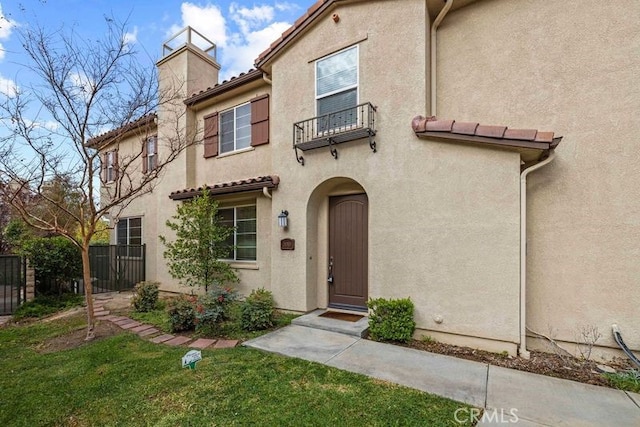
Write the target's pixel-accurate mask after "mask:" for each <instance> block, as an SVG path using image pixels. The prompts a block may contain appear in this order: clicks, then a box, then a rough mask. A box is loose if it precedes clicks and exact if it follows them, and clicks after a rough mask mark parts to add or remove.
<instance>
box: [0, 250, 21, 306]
mask: <svg viewBox="0 0 640 427" xmlns="http://www.w3.org/2000/svg"><path fill="white" fill-rule="evenodd" d="M26 270H27V263H25V262H24V261H23V259H22V258H21V257H19V256H17V255H0V315H8V314H12V313H13V312H14V311H15V310H16V308H18V307H19V306H20V304H22V303H23V302H24V301H25V298H26V294H27V281H26V277H27V271H26Z"/></svg>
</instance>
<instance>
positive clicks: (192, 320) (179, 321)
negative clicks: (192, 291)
mask: <svg viewBox="0 0 640 427" xmlns="http://www.w3.org/2000/svg"><path fill="white" fill-rule="evenodd" d="M196 301H197V297H196V296H195V295H190V296H186V295H180V296H179V297H176V298H174V299H172V300H171V301H170V302H169V305H168V308H167V313H168V314H169V325H170V326H171V331H172V332H182V331H190V330H192V329H194V328H195V325H196V310H195V303H196Z"/></svg>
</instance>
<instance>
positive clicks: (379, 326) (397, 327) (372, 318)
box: [367, 298, 416, 342]
mask: <svg viewBox="0 0 640 427" xmlns="http://www.w3.org/2000/svg"><path fill="white" fill-rule="evenodd" d="M367 306H368V307H369V309H370V310H371V312H370V314H369V335H370V336H371V338H372V339H374V340H376V341H399V342H407V341H409V340H410V339H411V338H412V336H413V331H414V330H415V328H416V322H415V321H414V320H413V310H414V306H413V302H411V299H409V298H402V299H385V298H377V299H371V300H369V302H368V303H367Z"/></svg>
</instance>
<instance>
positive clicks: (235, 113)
mask: <svg viewBox="0 0 640 427" xmlns="http://www.w3.org/2000/svg"><path fill="white" fill-rule="evenodd" d="M249 146H251V104H250V103H246V104H243V105H240V106H238V107H234V108H232V109H230V110H228V111H224V112H222V113H220V152H221V153H228V152H230V151H236V150H241V149H243V148H248V147H249Z"/></svg>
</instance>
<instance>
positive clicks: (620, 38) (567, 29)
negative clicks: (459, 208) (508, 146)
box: [438, 0, 640, 351]
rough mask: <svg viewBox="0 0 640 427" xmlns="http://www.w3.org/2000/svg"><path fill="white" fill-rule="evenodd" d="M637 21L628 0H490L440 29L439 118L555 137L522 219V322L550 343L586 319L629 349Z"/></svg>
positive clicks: (638, 105) (637, 237) (638, 236)
mask: <svg viewBox="0 0 640 427" xmlns="http://www.w3.org/2000/svg"><path fill="white" fill-rule="evenodd" d="M638 22H640V3H638V2H635V1H630V0H629V1H620V2H614V3H613V4H608V5H606V6H605V5H603V4H602V3H601V2H597V1H590V0H573V1H564V2H549V1H545V0H539V1H516V0H492V1H480V2H477V3H475V4H472V5H470V6H468V7H465V8H462V9H460V10H459V11H455V12H452V13H450V14H449V15H448V16H447V18H446V19H445V21H444V23H443V24H442V26H441V29H440V30H439V38H438V54H439V56H438V82H439V83H438V116H440V117H445V118H454V119H460V120H469V121H480V122H481V123H486V124H505V125H508V126H513V127H525V128H538V129H542V130H552V131H555V132H557V133H558V134H560V135H562V136H564V139H563V141H562V143H561V144H560V146H559V147H558V149H557V150H556V151H557V160H555V161H554V162H553V163H552V164H551V165H549V166H547V167H545V168H544V169H542V170H540V171H538V172H535V173H533V174H532V175H531V176H530V178H529V184H528V194H529V199H528V224H527V226H528V230H529V234H528V268H527V277H528V303H527V325H528V326H529V327H530V328H531V329H533V330H535V331H538V332H541V333H544V334H545V335H548V334H551V335H552V336H553V337H554V338H555V339H557V340H561V341H568V342H571V341H575V340H576V334H577V332H579V329H580V328H581V327H582V326H584V325H593V326H596V327H598V329H599V331H600V332H601V333H602V335H603V337H602V338H601V339H600V340H599V341H598V344H603V345H609V346H615V343H614V341H613V338H612V335H611V329H610V327H611V324H613V323H617V324H618V325H619V326H620V328H621V329H622V332H623V335H624V337H625V340H626V341H627V343H628V344H629V345H630V346H631V347H633V348H635V349H639V348H640V329H638V328H637V325H638V313H639V309H638V307H640V292H639V291H638V279H639V278H640V263H639V262H638V259H639V257H638V255H639V254H640V249H639V247H640V243H639V242H640V227H639V225H640V215H639V214H640V175H639V174H638V173H637V168H638V167H637V165H638V160H640V155H639V151H638V141H637V135H638V134H640V122H639V121H638V120H637V119H636V118H635V117H634V115H635V114H636V112H637V111H640V84H638V75H640V54H639V53H640V31H638ZM531 344H532V345H536V342H534V341H533V340H531ZM567 347H568V349H569V350H570V351H572V350H574V348H573V347H574V346H573V345H572V344H567Z"/></svg>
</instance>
